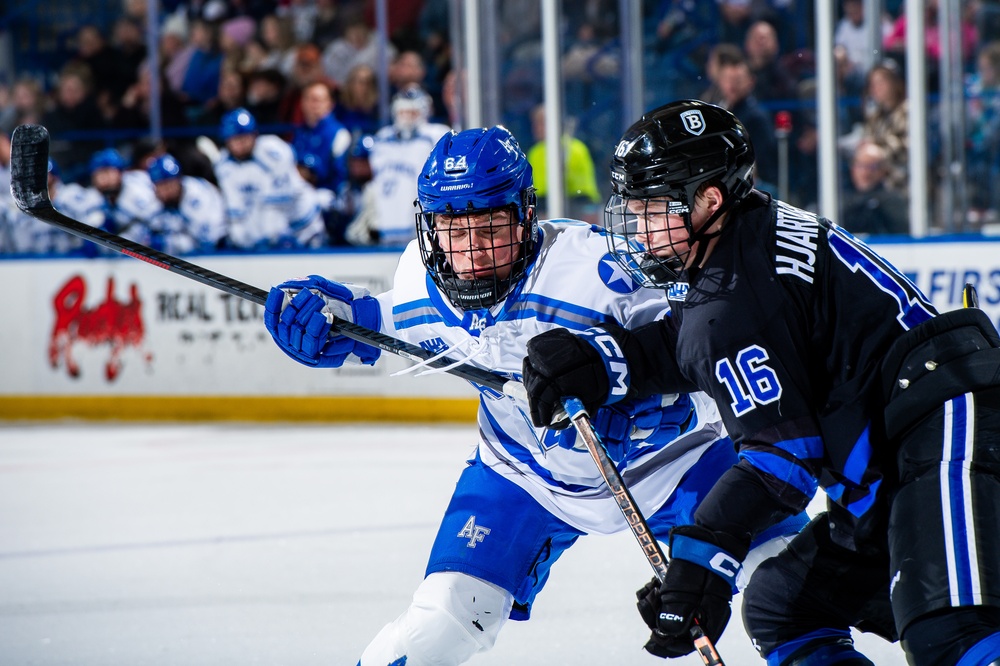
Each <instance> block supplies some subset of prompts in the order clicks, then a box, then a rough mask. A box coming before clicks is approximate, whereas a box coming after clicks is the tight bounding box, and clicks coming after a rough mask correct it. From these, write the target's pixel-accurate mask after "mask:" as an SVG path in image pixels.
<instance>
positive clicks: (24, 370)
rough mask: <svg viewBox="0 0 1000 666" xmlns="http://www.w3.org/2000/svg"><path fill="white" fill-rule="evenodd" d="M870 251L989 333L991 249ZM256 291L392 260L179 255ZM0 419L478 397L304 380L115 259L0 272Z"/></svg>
mask: <svg viewBox="0 0 1000 666" xmlns="http://www.w3.org/2000/svg"><path fill="white" fill-rule="evenodd" d="M872 244H873V245H874V246H875V248H876V249H877V250H878V251H879V252H880V253H881V254H883V255H884V256H886V257H887V258H888V259H889V260H890V261H892V262H893V264H895V266H896V267H897V268H899V270H900V271H902V272H903V273H905V274H906V275H908V276H909V277H910V278H911V279H912V280H914V281H915V282H916V284H917V286H918V287H920V289H921V290H922V291H923V292H924V293H925V294H927V295H928V296H929V297H930V298H931V300H932V301H933V303H934V305H935V306H936V307H937V308H939V309H940V310H951V309H954V308H957V307H961V304H962V287H963V285H964V284H965V283H966V282H972V283H973V284H976V285H977V287H978V291H979V299H980V306H981V307H982V308H983V309H984V310H985V311H986V312H987V313H988V314H989V316H990V319H991V320H992V321H993V322H994V324H997V323H998V322H1000V239H996V240H993V239H987V240H977V241H968V240H964V239H935V240H933V241H928V240H923V241H907V242H894V243H881V242H877V241H876V242H873V243H872ZM188 259H189V260H190V261H192V262H193V263H195V264H198V265H201V266H204V267H206V268H209V269H211V270H213V271H216V272H218V273H221V274H223V275H227V276H230V277H234V278H236V279H238V280H241V281H243V282H246V283H248V284H251V285H254V286H257V287H260V288H262V289H267V288H268V287H270V286H271V285H272V284H277V283H279V282H281V281H282V280H284V279H288V278H290V277H293V276H298V275H307V274H310V273H317V274H321V275H325V276H327V277H330V278H333V279H337V280H340V281H345V282H354V283H357V284H363V285H365V286H367V287H368V288H369V289H370V290H371V291H372V293H378V292H380V291H384V290H385V289H387V288H388V287H389V285H390V284H391V280H392V274H393V271H394V269H395V265H396V261H397V259H398V254H397V253H395V252H382V251H337V252H334V251H331V252H322V253H309V254H282V255H275V254H271V255H250V256H248V255H240V256H235V255H229V256H219V255H213V256H199V257H189V258H188ZM0 278H2V279H3V284H4V285H6V287H7V297H6V299H5V303H4V307H3V310H4V323H5V325H4V326H3V327H0V367H2V369H3V370H2V373H0V419H7V420H14V419H59V418H85V419H107V418H112V419H122V420H178V419H190V420H198V421H200V420H241V421H248V420H249V421H289V420H292V421H294V420H306V421H452V422H454V421H459V422H460V421H466V422H468V421H471V420H472V419H473V418H474V414H475V406H476V398H475V394H474V393H473V390H472V389H471V387H470V386H469V385H468V384H467V383H466V382H464V381H462V380H460V379H457V378H455V377H452V376H449V375H444V374H434V375H430V376H424V377H413V376H412V375H404V376H395V377H394V376H392V375H393V373H395V372H397V371H399V370H402V369H404V368H406V367H407V366H409V365H410V362H409V361H405V360H404V359H401V358H399V357H396V356H392V355H386V354H383V359H382V360H381V361H380V362H379V364H378V365H376V366H375V367H368V366H363V367H359V366H354V367H349V368H343V369H338V370H332V369H331V370H326V369H312V368H307V367H304V366H301V365H299V364H297V363H295V362H293V361H292V360H290V359H289V358H288V357H286V356H285V355H284V354H283V353H282V352H281V351H280V350H279V349H278V348H277V347H276V346H275V345H274V344H273V343H272V342H271V339H270V336H269V335H268V334H267V331H266V330H265V329H264V326H263V323H262V319H261V317H262V308H261V307H260V306H258V305H255V304H253V303H249V302H246V301H242V300H240V299H238V298H236V297H234V296H231V295H229V294H226V293H223V292H221V291H216V290H214V289H212V288H210V287H206V286H203V285H201V284H199V283H196V282H193V281H191V280H187V279H185V278H183V277H180V276H178V275H174V274H172V273H169V272H167V271H164V270H159V269H156V268H154V267H151V266H149V265H147V264H145V263H142V262H140V261H136V260H134V259H130V258H126V257H108V258H99V259H89V260H82V259H50V260H43V259H23V260H16V259H15V260H10V259H8V260H3V261H0Z"/></svg>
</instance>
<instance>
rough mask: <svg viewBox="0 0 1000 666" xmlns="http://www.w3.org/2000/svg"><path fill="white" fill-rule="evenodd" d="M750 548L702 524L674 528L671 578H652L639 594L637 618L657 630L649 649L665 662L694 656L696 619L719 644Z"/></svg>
mask: <svg viewBox="0 0 1000 666" xmlns="http://www.w3.org/2000/svg"><path fill="white" fill-rule="evenodd" d="M749 550H750V545H749V543H743V542H742V541H741V540H740V539H737V538H736V537H734V536H731V535H729V534H725V533H724V532H713V531H712V530H709V529H707V528H704V527H700V526H698V525H680V526H678V527H675V528H673V529H672V530H670V564H669V565H668V566H667V575H666V576H665V577H664V580H663V582H662V583H660V582H659V581H658V580H657V579H655V578H654V579H653V580H652V581H650V582H649V583H647V584H646V586H645V587H643V588H642V589H641V590H639V591H638V592H636V598H638V600H639V602H638V604H636V605H637V606H638V608H639V614H640V615H641V616H642V619H643V620H644V621H645V622H646V625H647V626H648V627H649V628H650V629H652V630H653V634H652V636H650V639H649V641H648V642H647V643H646V645H644V646H643V647H644V648H645V650H646V651H647V652H649V653H650V654H654V655H656V656H657V657H663V658H672V657H682V656H684V655H686V654H689V653H691V652H694V643H693V642H692V639H691V626H692V625H693V624H694V622H695V620H697V621H698V624H699V625H701V628H702V630H703V631H704V632H705V635H706V636H708V638H709V640H711V641H712V642H713V643H715V642H716V641H718V640H719V636H721V635H722V631H723V629H725V628H726V624H727V623H728V622H729V616H730V615H731V614H732V608H731V607H730V602H731V601H732V599H733V591H734V590H735V589H736V575H737V574H738V573H739V570H740V566H741V564H742V562H743V560H744V559H745V558H746V556H747V552H748V551H749Z"/></svg>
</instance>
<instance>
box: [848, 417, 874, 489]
mask: <svg viewBox="0 0 1000 666" xmlns="http://www.w3.org/2000/svg"><path fill="white" fill-rule="evenodd" d="M870 429H871V427H870V426H865V429H864V430H863V431H862V432H861V436H860V437H858V441H856V442H855V443H854V448H852V449H851V453H850V455H848V456H847V462H846V463H845V464H844V477H845V478H847V479H849V480H851V481H852V482H854V483H855V484H856V485H858V486H860V485H861V482H862V479H863V477H864V474H865V470H866V469H868V464H869V463H870V462H871V460H872V443H871V441H870V440H869V439H868V435H869V431H870Z"/></svg>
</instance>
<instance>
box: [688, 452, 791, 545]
mask: <svg viewBox="0 0 1000 666" xmlns="http://www.w3.org/2000/svg"><path fill="white" fill-rule="evenodd" d="M801 500H802V497H786V496H785V495H784V494H783V493H781V492H776V491H775V488H774V487H773V484H771V483H768V481H767V479H765V478H763V477H762V476H761V475H760V474H759V473H758V472H757V470H755V469H754V468H752V467H751V466H750V465H749V464H748V463H747V462H746V461H745V460H741V461H740V462H739V464H737V465H735V466H733V467H731V468H730V469H729V470H728V471H727V472H726V473H725V474H723V475H722V476H721V477H719V480H718V481H717V482H716V483H715V485H714V486H713V487H712V490H710V491H709V493H708V495H706V496H705V499H704V500H702V502H701V504H700V505H698V509H697V510H696V511H695V514H694V521H695V523H696V524H698V525H701V526H703V527H706V528H708V529H710V530H713V531H717V532H725V533H726V534H729V535H732V536H734V537H736V538H738V539H740V540H741V541H743V542H744V543H746V544H749V543H750V542H751V541H752V540H753V538H754V537H756V536H757V535H758V534H760V533H761V532H763V531H764V530H766V529H767V528H768V527H770V526H771V525H774V524H776V523H778V522H780V521H782V520H784V519H785V518H787V517H789V516H792V515H794V514H796V513H798V512H799V511H802V510H803V509H804V508H805V504H808V499H806V500H805V502H804V503H803V502H802V501H801Z"/></svg>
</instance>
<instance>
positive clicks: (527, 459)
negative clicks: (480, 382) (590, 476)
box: [480, 401, 592, 493]
mask: <svg viewBox="0 0 1000 666" xmlns="http://www.w3.org/2000/svg"><path fill="white" fill-rule="evenodd" d="M480 402H482V401H480ZM482 413H483V414H485V415H486V419H487V420H488V421H489V423H490V427H491V428H493V433H494V434H495V435H496V438H497V441H498V442H499V443H500V445H501V446H503V447H504V450H505V451H507V453H508V454H510V456H511V457H512V458H514V459H515V460H517V461H518V462H520V463H522V464H524V465H527V466H528V467H530V468H531V471H532V472H533V473H534V474H536V475H537V476H538V477H539V478H540V479H542V480H543V481H545V482H546V483H547V484H549V485H550V486H555V487H557V488H562V489H563V490H566V491H568V492H572V493H578V492H582V491H585V490H592V488H591V487H590V486H582V485H579V484H572V483H563V482H562V481H559V480H558V479H556V478H555V477H553V476H552V474H551V473H550V472H549V470H547V469H545V468H544V467H542V466H541V465H539V464H538V463H537V462H536V461H535V458H534V457H533V456H532V455H531V454H530V453H529V452H528V451H527V449H525V448H524V447H523V446H522V445H521V444H520V443H519V442H518V441H517V440H515V439H514V438H513V437H511V436H510V435H508V434H507V433H506V432H504V431H503V430H502V429H501V428H500V426H499V424H498V423H497V422H496V420H495V419H494V418H493V415H492V414H490V411H489V410H488V409H486V406H485V404H483V405H482Z"/></svg>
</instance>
